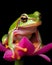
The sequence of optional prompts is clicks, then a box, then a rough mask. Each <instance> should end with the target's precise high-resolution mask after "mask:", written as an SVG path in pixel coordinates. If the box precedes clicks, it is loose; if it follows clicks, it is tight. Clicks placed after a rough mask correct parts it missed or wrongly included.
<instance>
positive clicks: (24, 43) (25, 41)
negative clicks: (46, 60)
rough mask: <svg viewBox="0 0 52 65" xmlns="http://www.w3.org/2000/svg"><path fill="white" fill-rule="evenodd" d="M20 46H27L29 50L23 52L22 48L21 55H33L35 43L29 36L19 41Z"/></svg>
mask: <svg viewBox="0 0 52 65" xmlns="http://www.w3.org/2000/svg"><path fill="white" fill-rule="evenodd" d="M19 46H20V47H22V48H27V52H26V53H25V52H23V51H21V50H19V51H18V52H19V54H20V56H21V55H24V54H25V55H32V54H33V52H34V50H35V47H34V46H33V44H32V43H31V41H30V40H29V39H28V38H27V37H23V38H22V39H21V41H20V42H19Z"/></svg>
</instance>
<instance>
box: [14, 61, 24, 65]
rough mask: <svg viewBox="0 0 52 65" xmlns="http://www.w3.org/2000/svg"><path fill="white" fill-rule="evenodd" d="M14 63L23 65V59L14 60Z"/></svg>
mask: <svg viewBox="0 0 52 65" xmlns="http://www.w3.org/2000/svg"><path fill="white" fill-rule="evenodd" d="M15 65H23V60H16V61H15Z"/></svg>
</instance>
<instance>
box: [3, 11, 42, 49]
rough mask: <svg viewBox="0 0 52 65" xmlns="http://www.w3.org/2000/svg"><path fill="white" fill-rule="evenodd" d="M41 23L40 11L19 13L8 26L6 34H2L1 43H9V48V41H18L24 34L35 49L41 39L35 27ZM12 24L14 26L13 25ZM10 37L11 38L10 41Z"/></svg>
mask: <svg viewBox="0 0 52 65" xmlns="http://www.w3.org/2000/svg"><path fill="white" fill-rule="evenodd" d="M41 23H42V22H41V20H40V13H39V12H38V11H36V12H34V13H33V14H30V15H27V14H26V13H23V14H21V16H20V17H19V18H18V19H17V20H16V21H15V22H14V23H13V24H12V25H11V26H10V28H9V29H10V30H9V32H8V35H4V36H3V38H2V43H3V44H4V45H6V47H7V46H8V44H9V47H10V48H11V47H13V44H11V43H14V44H16V43H19V41H20V40H21V39H22V38H23V37H24V36H26V37H27V38H28V39H29V40H30V41H31V42H32V44H33V45H34V46H35V47H36V48H37V49H36V50H38V49H39V47H40V45H41V43H42V41H41V38H40V34H39V31H38V30H37V27H38V26H39V25H41ZM14 24H15V26H13V25H14ZM12 27H13V28H12ZM12 36H13V37H12ZM8 37H9V40H8ZM11 39H13V40H12V41H10V40H11Z"/></svg>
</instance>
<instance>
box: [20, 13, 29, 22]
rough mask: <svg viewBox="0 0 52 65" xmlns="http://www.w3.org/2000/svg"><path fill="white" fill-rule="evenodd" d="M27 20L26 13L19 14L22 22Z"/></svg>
mask: <svg viewBox="0 0 52 65" xmlns="http://www.w3.org/2000/svg"><path fill="white" fill-rule="evenodd" d="M27 20H28V16H27V14H22V15H21V21H22V22H27Z"/></svg>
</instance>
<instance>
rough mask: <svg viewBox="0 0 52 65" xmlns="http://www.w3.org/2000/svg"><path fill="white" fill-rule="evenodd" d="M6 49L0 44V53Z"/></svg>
mask: <svg viewBox="0 0 52 65" xmlns="http://www.w3.org/2000/svg"><path fill="white" fill-rule="evenodd" d="M6 50H7V49H6V48H5V47H4V46H3V45H2V44H1V42H0V51H2V52H5V51H6Z"/></svg>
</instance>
